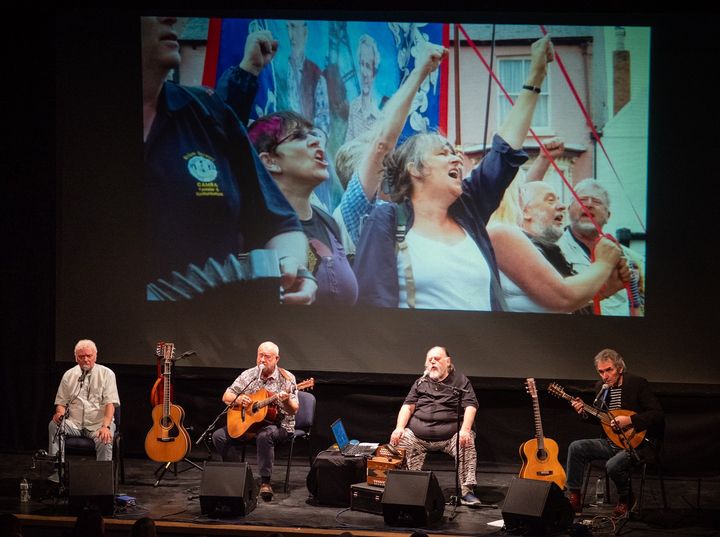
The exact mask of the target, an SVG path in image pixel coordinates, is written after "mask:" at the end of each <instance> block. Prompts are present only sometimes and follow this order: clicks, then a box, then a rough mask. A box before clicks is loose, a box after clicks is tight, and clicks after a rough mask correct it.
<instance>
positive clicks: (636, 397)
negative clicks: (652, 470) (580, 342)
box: [567, 349, 665, 517]
mask: <svg viewBox="0 0 720 537" xmlns="http://www.w3.org/2000/svg"><path fill="white" fill-rule="evenodd" d="M595 368H596V369H597V372H598V375H600V379H601V380H599V381H598V382H597V385H596V386H595V387H596V390H597V391H598V397H597V399H596V400H597V401H598V402H599V406H601V408H606V407H607V409H609V410H610V411H611V412H612V411H613V410H618V409H623V410H632V411H633V412H635V414H633V415H631V416H625V415H618V416H617V417H616V418H615V419H614V420H613V424H612V425H613V428H616V430H617V428H619V429H622V430H627V429H628V428H633V429H634V430H635V431H637V432H642V431H647V435H646V437H645V440H644V441H643V442H642V443H641V444H640V445H639V446H638V447H637V449H636V450H635V453H636V455H637V456H638V457H639V458H640V459H643V458H645V457H647V456H649V455H650V454H649V453H647V450H648V449H651V450H652V449H653V445H655V442H656V441H657V440H658V439H660V438H661V437H662V434H663V432H664V430H665V415H664V414H663V410H662V407H661V406H660V402H659V401H658V400H657V397H655V394H654V393H653V392H652V390H651V389H650V384H649V383H648V381H647V380H645V379H644V378H643V377H639V376H637V375H633V374H632V373H628V372H627V371H626V370H625V369H626V368H625V361H624V360H623V357H622V356H620V354H619V353H618V352H617V351H614V350H612V349H604V350H602V351H600V352H599V353H598V354H597V356H595ZM603 401H604V402H603ZM572 405H573V408H574V409H575V410H576V411H577V412H578V413H580V414H583V403H582V401H580V399H575V400H573V402H572ZM594 459H604V460H607V463H606V464H605V468H606V470H607V473H608V475H609V476H610V479H612V480H613V482H614V483H615V487H616V488H617V493H618V497H619V500H618V503H617V506H616V507H615V510H614V512H613V515H614V516H616V517H622V516H625V515H627V513H628V511H630V510H632V508H633V504H634V498H633V496H632V493H631V490H630V469H631V467H632V464H633V456H632V452H631V451H630V450H625V449H623V448H622V447H620V446H618V445H617V444H616V443H615V440H611V439H610V438H609V437H608V435H607V434H603V438H591V439H585V440H575V441H574V442H573V443H571V444H570V447H569V449H568V458H567V476H568V479H567V488H568V494H569V498H570V503H571V504H572V506H573V508H574V509H575V512H576V513H579V512H581V511H582V498H581V497H580V487H581V486H582V482H583V476H584V474H585V464H587V463H588V462H590V461H592V460H594Z"/></svg>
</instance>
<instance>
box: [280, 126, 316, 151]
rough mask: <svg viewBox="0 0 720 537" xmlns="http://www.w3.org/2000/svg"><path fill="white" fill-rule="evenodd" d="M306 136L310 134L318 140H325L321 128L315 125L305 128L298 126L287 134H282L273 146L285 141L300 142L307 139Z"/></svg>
mask: <svg viewBox="0 0 720 537" xmlns="http://www.w3.org/2000/svg"><path fill="white" fill-rule="evenodd" d="M308 136H312V137H313V138H317V139H318V140H320V141H322V142H325V132H323V130H322V129H318V128H317V127H313V128H311V129H306V128H305V127H298V128H297V129H293V130H292V131H290V132H289V133H288V134H287V135H285V136H283V137H282V138H280V139H279V140H278V141H277V142H275V147H278V146H279V145H280V144H283V143H285V142H295V141H300V142H301V141H303V140H307V138H308Z"/></svg>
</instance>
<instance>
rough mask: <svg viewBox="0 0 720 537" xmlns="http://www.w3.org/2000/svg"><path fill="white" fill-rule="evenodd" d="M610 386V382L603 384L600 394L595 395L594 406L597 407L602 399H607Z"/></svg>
mask: <svg viewBox="0 0 720 537" xmlns="http://www.w3.org/2000/svg"><path fill="white" fill-rule="evenodd" d="M608 388H610V385H609V384H603V385H602V387H601V388H600V391H599V392H598V394H597V395H596V396H595V400H594V401H593V406H594V407H595V408H597V406H598V403H599V402H600V401H601V400H602V399H605V394H606V393H607V390H608Z"/></svg>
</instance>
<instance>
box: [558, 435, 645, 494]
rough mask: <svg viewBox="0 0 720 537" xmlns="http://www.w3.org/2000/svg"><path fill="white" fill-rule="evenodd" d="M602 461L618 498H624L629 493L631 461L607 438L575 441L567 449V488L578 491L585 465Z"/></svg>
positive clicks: (625, 453)
mask: <svg viewBox="0 0 720 537" xmlns="http://www.w3.org/2000/svg"><path fill="white" fill-rule="evenodd" d="M596 459H601V460H602V459H604V460H606V461H607V462H606V463H605V469H606V470H607V473H608V476H610V479H612V480H613V483H615V487H616V488H617V492H618V496H620V498H626V497H627V495H628V493H629V492H630V483H629V481H630V468H631V466H632V460H631V458H630V455H629V454H628V453H627V452H626V451H625V450H623V449H621V448H619V447H618V446H616V445H615V444H613V443H612V442H611V441H610V440H608V439H607V438H592V439H587V440H575V441H574V442H572V443H571V444H570V447H569V448H568V458H567V468H566V470H567V488H568V490H572V491H579V490H580V489H581V488H582V484H583V478H584V476H585V465H586V464H587V463H589V462H590V461H592V460H596Z"/></svg>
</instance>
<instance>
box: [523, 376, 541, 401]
mask: <svg viewBox="0 0 720 537" xmlns="http://www.w3.org/2000/svg"><path fill="white" fill-rule="evenodd" d="M525 389H526V390H527V392H528V393H529V394H530V397H532V398H533V399H535V398H537V396H538V395H537V388H536V387H535V379H533V378H529V379H525Z"/></svg>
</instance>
